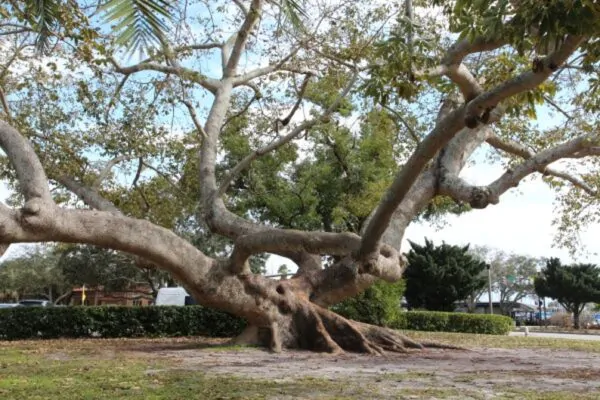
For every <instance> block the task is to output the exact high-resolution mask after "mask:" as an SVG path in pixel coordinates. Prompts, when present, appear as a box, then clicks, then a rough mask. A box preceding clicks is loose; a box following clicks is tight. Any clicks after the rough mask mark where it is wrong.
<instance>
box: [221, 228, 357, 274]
mask: <svg viewBox="0 0 600 400" xmlns="http://www.w3.org/2000/svg"><path fill="white" fill-rule="evenodd" d="M359 245H360V237H359V236H358V235H355V234H352V233H329V232H304V231H296V230H291V229H290V230H282V229H267V230H264V231H261V232H257V233H254V234H250V235H244V236H240V237H238V238H237V239H236V241H235V247H234V249H233V253H232V254H231V257H230V261H231V272H232V273H244V272H245V273H249V267H247V264H246V261H247V260H248V258H249V257H250V256H251V255H253V254H257V253H278V252H280V251H287V252H305V253H309V254H328V255H340V256H342V255H348V254H350V253H352V252H353V251H355V250H357V249H358V246H359Z"/></svg>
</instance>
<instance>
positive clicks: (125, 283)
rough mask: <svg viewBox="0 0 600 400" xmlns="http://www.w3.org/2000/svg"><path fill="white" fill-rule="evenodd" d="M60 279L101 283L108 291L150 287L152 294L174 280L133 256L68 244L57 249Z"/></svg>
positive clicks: (93, 283)
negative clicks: (142, 286) (62, 277)
mask: <svg viewBox="0 0 600 400" xmlns="http://www.w3.org/2000/svg"><path fill="white" fill-rule="evenodd" d="M57 252H58V253H59V254H60V259H59V262H58V265H59V267H60V269H61V272H62V275H63V276H64V279H65V280H66V281H67V282H69V283H70V284H71V285H73V286H81V285H84V284H85V285H86V286H88V287H99V286H102V287H104V288H105V289H106V290H109V291H118V290H125V289H127V290H131V289H135V288H136V287H139V286H141V285H144V286H145V285H147V286H149V287H150V290H151V291H152V293H153V295H154V297H156V295H157V294H158V289H159V288H160V287H162V286H169V285H171V284H173V283H174V281H173V278H172V277H171V276H170V274H168V273H166V272H164V271H162V270H159V269H156V268H154V266H153V265H151V264H149V265H147V266H142V265H140V262H136V260H135V259H134V258H133V257H130V256H128V255H126V254H124V253H120V252H117V251H113V250H107V249H103V248H100V247H95V246H85V245H83V246H68V247H62V248H60V249H58V250H57Z"/></svg>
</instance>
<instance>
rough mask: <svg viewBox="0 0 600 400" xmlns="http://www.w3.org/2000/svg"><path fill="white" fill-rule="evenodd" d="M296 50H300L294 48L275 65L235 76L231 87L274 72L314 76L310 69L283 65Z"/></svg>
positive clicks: (314, 73)
mask: <svg viewBox="0 0 600 400" xmlns="http://www.w3.org/2000/svg"><path fill="white" fill-rule="evenodd" d="M298 50H300V48H299V47H297V48H295V49H294V50H292V51H291V52H290V53H289V54H288V55H287V56H285V57H283V58H282V59H281V60H279V61H278V62H276V63H275V64H271V65H267V66H266V67H262V68H256V69H254V70H252V71H249V72H246V73H244V74H242V75H239V76H236V77H235V78H234V83H233V86H234V87H237V86H241V85H244V84H246V83H247V82H249V81H251V80H253V79H256V78H258V77H261V76H265V75H267V74H270V73H271V72H274V71H289V72H297V73H300V74H304V75H309V76H312V75H316V71H314V70H311V69H298V68H293V67H286V66H285V63H287V62H288V61H289V60H290V59H291V58H292V57H294V56H295V55H296V53H298Z"/></svg>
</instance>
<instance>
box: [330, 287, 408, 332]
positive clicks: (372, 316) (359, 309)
mask: <svg viewBox="0 0 600 400" xmlns="http://www.w3.org/2000/svg"><path fill="white" fill-rule="evenodd" d="M404 288H405V285H404V281H399V282H396V283H387V282H384V281H380V282H377V283H375V284H374V285H372V286H371V287H369V288H368V289H366V290H365V291H364V292H362V293H360V294H359V295H357V296H354V297H352V298H349V299H346V300H344V301H343V302H341V303H339V304H336V305H335V306H333V307H331V309H332V311H335V312H336V313H338V314H340V315H341V316H343V317H346V318H349V319H353V320H355V321H360V322H364V323H367V324H373V325H379V326H391V324H393V323H394V321H395V320H397V319H398V318H399V315H400V313H401V310H400V299H401V298H402V294H403V293H404Z"/></svg>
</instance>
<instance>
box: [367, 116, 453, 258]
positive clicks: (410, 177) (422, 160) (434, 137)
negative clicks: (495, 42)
mask: <svg viewBox="0 0 600 400" xmlns="http://www.w3.org/2000/svg"><path fill="white" fill-rule="evenodd" d="M464 115H465V106H462V107H460V108H459V109H457V110H455V111H453V112H451V113H450V114H448V115H447V116H446V117H444V118H443V119H442V121H441V122H440V123H438V124H437V125H436V127H435V128H434V129H433V130H432V131H431V133H430V134H429V135H427V136H426V137H425V138H424V139H423V140H422V141H421V143H420V144H419V145H418V146H417V148H416V150H415V151H414V153H413V154H412V155H411V156H410V158H409V159H408V160H407V161H406V163H405V164H404V167H403V168H402V169H401V170H400V172H399V173H398V174H397V175H396V178H395V179H394V181H393V182H392V184H391V186H390V187H389V188H388V190H387V191H386V193H385V195H384V197H383V199H382V200H381V203H380V204H379V206H378V207H377V209H376V211H375V213H374V214H373V216H372V218H371V220H370V221H369V223H368V225H367V228H366V229H365V231H364V233H363V235H362V237H363V241H362V246H361V249H360V257H361V259H362V260H367V259H368V258H370V257H372V255H373V253H375V252H376V250H377V246H378V244H379V240H380V239H381V236H382V235H383V233H384V232H385V230H386V228H387V226H388V224H389V221H390V219H391V217H392V215H393V213H394V211H395V210H396V208H397V207H398V205H399V204H400V202H401V201H402V200H403V199H404V197H405V196H406V194H407V193H408V191H409V190H410V189H411V187H412V185H413V184H414V183H415V181H416V180H417V178H418V177H419V175H420V174H421V171H423V169H424V168H425V166H426V165H427V164H428V163H429V161H430V160H431V159H432V158H433V157H434V156H435V154H436V153H437V152H438V150H439V149H441V148H442V147H444V146H445V145H446V144H447V143H448V142H449V141H450V140H451V139H452V137H454V135H455V134H456V133H457V132H458V131H459V130H460V129H461V128H462V127H463V123H464Z"/></svg>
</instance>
